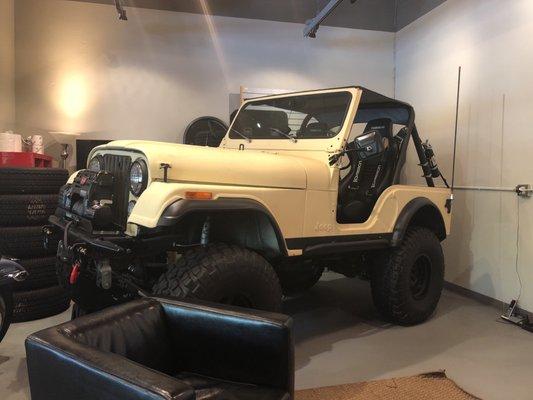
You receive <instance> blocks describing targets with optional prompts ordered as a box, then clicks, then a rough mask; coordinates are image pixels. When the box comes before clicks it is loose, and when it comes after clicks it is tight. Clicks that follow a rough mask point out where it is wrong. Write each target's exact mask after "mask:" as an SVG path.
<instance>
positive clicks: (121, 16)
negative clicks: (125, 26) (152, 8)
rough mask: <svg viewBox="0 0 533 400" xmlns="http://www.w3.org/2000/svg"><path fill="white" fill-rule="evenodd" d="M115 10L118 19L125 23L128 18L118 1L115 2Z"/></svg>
mask: <svg viewBox="0 0 533 400" xmlns="http://www.w3.org/2000/svg"><path fill="white" fill-rule="evenodd" d="M115 8H116V9H117V12H118V19H119V20H121V21H127V20H128V16H127V15H126V10H125V9H124V7H123V6H122V3H121V1H120V0H115Z"/></svg>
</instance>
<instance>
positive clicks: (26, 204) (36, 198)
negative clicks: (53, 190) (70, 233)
mask: <svg viewBox="0 0 533 400" xmlns="http://www.w3.org/2000/svg"><path fill="white" fill-rule="evenodd" d="M57 200H58V195H57V194H12V195H0V226H28V225H39V224H41V225H42V224H45V223H46V221H47V220H48V217H49V216H50V215H52V214H53V213H54V211H55V209H56V207H57Z"/></svg>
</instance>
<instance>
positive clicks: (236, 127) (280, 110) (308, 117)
mask: <svg viewBox="0 0 533 400" xmlns="http://www.w3.org/2000/svg"><path fill="white" fill-rule="evenodd" d="M351 99H352V95H351V94H350V93H349V92H334V93H320V94H308V95H298V96H287V97H278V98H270V99H263V100H261V99H258V100H255V101H251V102H249V103H248V104H246V105H245V106H244V107H242V108H241V110H240V111H239V113H238V114H237V117H236V119H235V122H234V123H233V125H232V126H231V128H230V132H229V138H230V139H242V138H243V137H245V138H248V139H251V140H255V139H282V140H287V139H292V140H293V141H296V140H300V139H328V138H332V137H334V136H336V135H337V134H338V133H339V132H340V130H341V127H342V125H343V123H344V119H345V118H346V114H347V112H348V107H349V105H350V101H351Z"/></svg>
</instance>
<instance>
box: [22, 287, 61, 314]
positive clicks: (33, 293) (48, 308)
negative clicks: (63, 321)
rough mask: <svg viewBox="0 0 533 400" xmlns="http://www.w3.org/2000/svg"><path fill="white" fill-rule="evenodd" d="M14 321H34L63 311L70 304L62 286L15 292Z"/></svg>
mask: <svg viewBox="0 0 533 400" xmlns="http://www.w3.org/2000/svg"><path fill="white" fill-rule="evenodd" d="M13 304H14V309H13V322H25V321H33V320H36V319H41V318H46V317H51V316H53V315H56V314H59V313H62V312H63V311H65V310H66V309H68V308H69V306H70V298H69V297H68V295H67V292H65V290H64V289H63V288H61V287H60V286H52V287H48V288H44V289H37V290H29V291H24V292H14V293H13Z"/></svg>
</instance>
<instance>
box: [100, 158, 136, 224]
mask: <svg viewBox="0 0 533 400" xmlns="http://www.w3.org/2000/svg"><path fill="white" fill-rule="evenodd" d="M130 166H131V158H130V157H128V156H117V155H115V154H106V155H104V167H105V170H106V171H108V172H110V173H111V174H112V175H113V177H114V178H115V179H114V182H113V223H115V224H116V225H118V226H120V227H121V228H123V229H124V228H126V221H127V219H128V198H129V195H128V192H129V179H130V177H129V174H130Z"/></svg>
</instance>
